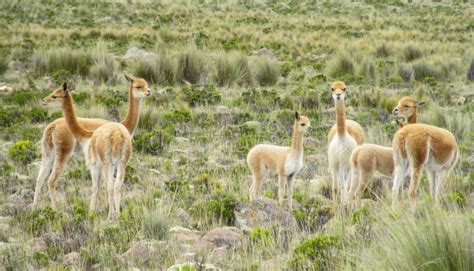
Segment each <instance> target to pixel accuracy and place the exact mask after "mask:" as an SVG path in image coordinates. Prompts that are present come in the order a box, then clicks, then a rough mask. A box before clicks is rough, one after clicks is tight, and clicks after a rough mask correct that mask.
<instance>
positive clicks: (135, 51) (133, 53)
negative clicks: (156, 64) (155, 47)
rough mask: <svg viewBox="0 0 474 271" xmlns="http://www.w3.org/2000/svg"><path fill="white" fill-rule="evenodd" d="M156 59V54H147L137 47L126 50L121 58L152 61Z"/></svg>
mask: <svg viewBox="0 0 474 271" xmlns="http://www.w3.org/2000/svg"><path fill="white" fill-rule="evenodd" d="M155 57H157V55H156V54H154V53H150V52H147V51H145V50H143V49H140V48H138V47H132V48H130V49H128V50H127V52H126V53H125V56H124V57H123V58H144V59H152V58H155Z"/></svg>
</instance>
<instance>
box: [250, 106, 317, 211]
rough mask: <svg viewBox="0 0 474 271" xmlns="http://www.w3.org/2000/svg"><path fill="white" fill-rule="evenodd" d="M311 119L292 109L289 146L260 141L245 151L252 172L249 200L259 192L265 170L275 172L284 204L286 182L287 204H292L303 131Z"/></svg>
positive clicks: (279, 196)
mask: <svg viewBox="0 0 474 271" xmlns="http://www.w3.org/2000/svg"><path fill="white" fill-rule="evenodd" d="M310 124H311V123H310V120H309V119H308V118H307V117H305V116H300V114H299V113H298V112H295V124H294V125H293V137H292V140H291V146H290V147H283V146H275V145H269V144H259V145H257V146H255V147H253V148H252V149H251V150H250V151H249V153H248V155H247V164H248V166H249V168H250V171H251V172H252V176H253V180H252V185H251V186H250V191H249V192H250V200H254V199H256V198H257V197H258V196H259V194H260V189H261V186H262V181H263V179H264V178H265V176H266V175H267V173H268V171H271V172H276V173H277V174H278V179H279V186H278V202H279V204H283V196H284V193H285V183H286V184H287V186H288V207H289V209H290V210H291V209H292V208H293V205H292V203H293V199H292V197H293V178H294V177H295V175H296V174H297V173H298V172H299V171H300V170H301V168H303V134H304V132H306V131H307V130H308V128H309V127H310Z"/></svg>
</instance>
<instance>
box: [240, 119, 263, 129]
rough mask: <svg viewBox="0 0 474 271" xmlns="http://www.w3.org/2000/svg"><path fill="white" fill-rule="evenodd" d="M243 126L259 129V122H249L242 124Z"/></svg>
mask: <svg viewBox="0 0 474 271" xmlns="http://www.w3.org/2000/svg"><path fill="white" fill-rule="evenodd" d="M244 126H247V127H255V128H260V126H261V124H260V122H259V121H256V120H251V121H247V122H245V123H244Z"/></svg>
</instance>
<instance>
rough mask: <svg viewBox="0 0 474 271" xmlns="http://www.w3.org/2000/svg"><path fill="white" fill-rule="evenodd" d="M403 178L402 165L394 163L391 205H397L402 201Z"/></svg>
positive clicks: (403, 169) (403, 168) (403, 170)
mask: <svg viewBox="0 0 474 271" xmlns="http://www.w3.org/2000/svg"><path fill="white" fill-rule="evenodd" d="M404 179H405V167H404V165H395V169H394V176H393V186H392V207H397V205H399V204H400V203H401V202H402V184H403V180H404Z"/></svg>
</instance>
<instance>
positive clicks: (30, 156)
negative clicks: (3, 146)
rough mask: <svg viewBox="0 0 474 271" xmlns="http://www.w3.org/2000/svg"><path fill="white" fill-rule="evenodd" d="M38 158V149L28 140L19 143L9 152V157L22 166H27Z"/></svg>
mask: <svg viewBox="0 0 474 271" xmlns="http://www.w3.org/2000/svg"><path fill="white" fill-rule="evenodd" d="M38 156H39V155H38V153H37V151H36V147H35V146H34V144H33V143H32V142H31V141H28V140H24V141H17V142H15V144H14V145H13V146H12V147H11V148H10V149H9V150H8V157H10V159H12V160H13V161H15V162H17V163H19V164H21V165H27V164H29V163H31V162H33V161H34V160H35V159H36V158H38Z"/></svg>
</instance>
